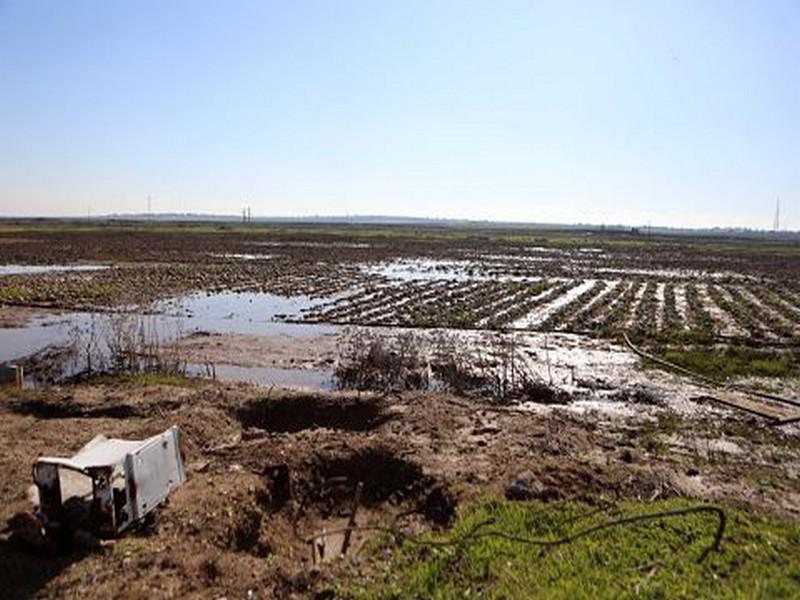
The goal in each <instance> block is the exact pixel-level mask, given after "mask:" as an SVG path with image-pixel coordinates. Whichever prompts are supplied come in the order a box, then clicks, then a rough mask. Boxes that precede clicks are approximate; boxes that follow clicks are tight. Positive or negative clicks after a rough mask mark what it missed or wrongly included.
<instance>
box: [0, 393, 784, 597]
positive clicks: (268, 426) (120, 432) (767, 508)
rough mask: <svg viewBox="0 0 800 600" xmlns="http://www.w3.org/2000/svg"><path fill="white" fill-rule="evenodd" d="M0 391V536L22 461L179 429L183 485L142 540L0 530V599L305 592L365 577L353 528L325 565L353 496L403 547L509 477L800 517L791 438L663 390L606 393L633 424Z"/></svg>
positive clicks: (450, 401)
mask: <svg viewBox="0 0 800 600" xmlns="http://www.w3.org/2000/svg"><path fill="white" fill-rule="evenodd" d="M0 394H1V395H0V474H1V475H2V477H0V500H1V501H2V502H0V521H2V522H4V523H5V522H8V521H9V520H10V519H11V518H12V517H13V516H14V515H15V514H16V513H18V512H19V511H24V510H27V509H29V507H30V501H29V500H28V494H27V488H28V486H29V484H30V465H31V464H32V462H33V461H34V460H35V458H36V457H37V456H39V455H43V454H44V455H55V456H58V455H65V456H68V455H70V454H71V453H73V452H75V451H76V450H77V449H78V448H80V447H81V446H82V445H83V444H84V443H86V441H88V440H89V439H90V438H91V437H93V436H94V435H97V434H99V433H104V434H107V435H110V436H119V437H126V438H132V439H136V438H142V437H145V436H148V435H152V434H154V433H157V432H159V431H161V430H163V429H165V428H166V427H168V426H170V425H178V426H179V427H180V428H181V436H182V441H183V448H182V449H183V454H184V460H185V464H186V467H187V472H188V481H187V483H186V484H185V485H184V486H183V487H182V488H180V489H178V490H177V491H176V492H175V493H174V494H173V495H172V496H171V497H170V499H169V502H168V503H167V504H166V505H165V506H163V507H162V508H161V509H159V511H158V513H157V519H156V525H155V527H151V528H148V529H146V530H141V531H133V532H130V533H128V534H126V535H124V536H123V537H121V538H120V539H117V540H115V541H111V542H106V543H104V544H103V545H102V546H100V547H99V548H95V549H91V550H87V549H77V548H73V549H72V550H70V551H66V550H64V551H63V552H62V553H61V554H56V555H43V554H40V553H36V552H32V551H29V550H26V549H25V548H24V547H23V546H21V545H20V544H19V542H18V541H16V538H12V537H11V536H10V534H11V531H15V530H14V528H13V527H11V531H6V532H5V533H3V534H2V536H1V537H0V580H2V581H3V585H2V586H0V597H9V598H19V597H33V596H41V597H84V598H101V597H102V598H107V597H142V596H149V597H162V596H173V597H175V596H178V597H197V598H207V597H221V596H226V597H234V598H243V597H256V598H285V597H290V596H292V595H294V597H316V596H315V594H317V593H323V592H324V591H325V590H326V589H330V588H332V587H333V586H337V587H339V588H342V587H347V585H349V584H350V583H352V582H355V581H362V580H364V578H369V576H370V573H369V569H370V568H371V567H370V565H374V564H375V563H374V561H372V560H367V556H368V553H369V552H370V544H369V541H370V540H374V539H376V536H378V535H379V534H377V533H375V532H370V531H367V530H364V531H357V532H355V533H354V534H353V537H352V539H351V541H350V545H349V549H348V551H347V553H346V554H345V555H344V556H342V545H343V539H342V537H341V534H337V533H335V530H337V529H338V528H340V527H342V526H344V525H345V524H346V523H347V521H348V520H349V516H350V514H351V511H352V505H353V498H354V494H355V489H356V487H357V486H359V484H360V487H361V494H360V501H359V511H358V513H357V517H356V522H357V524H358V525H359V526H361V527H364V528H368V527H369V526H372V525H379V526H382V527H390V528H392V529H394V530H396V531H397V532H398V533H402V534H403V535H406V536H409V535H411V536H414V535H418V534H420V533H424V532H427V531H432V530H439V529H441V528H444V527H446V526H447V524H448V523H450V522H451V521H452V519H453V518H454V516H455V515H456V514H458V511H460V510H463V509H464V507H466V506H467V505H469V503H470V502H472V501H473V500H476V499H478V498H485V497H486V496H487V495H488V496H491V495H504V494H505V493H506V490H507V488H508V486H509V484H510V483H511V482H513V481H516V480H518V479H519V478H520V476H521V475H522V476H523V478H524V479H525V480H526V481H533V482H534V484H533V486H532V487H531V488H530V489H529V490H528V492H526V493H528V494H530V495H531V497H535V498H538V499H540V500H545V501H558V500H559V499H565V500H566V499H580V500H586V501H590V502H598V501H600V500H601V499H602V500H609V501H614V500H616V499H620V498H636V499H641V500H650V499H658V498H664V497H670V496H675V495H680V496H687V497H691V498H696V499H698V500H707V501H713V502H715V503H720V504H722V505H735V506H737V507H743V508H746V509H748V510H751V511H755V512H765V513H770V514H775V515H779V516H781V517H782V518H788V519H800V481H798V469H800V444H798V441H797V440H798V438H797V431H795V430H791V429H772V428H765V427H764V426H763V425H761V424H760V423H758V422H757V421H754V420H752V419H750V418H748V417H742V416H741V415H740V414H738V413H733V412H728V411H726V410H723V409H719V408H716V407H712V406H706V405H700V406H699V408H698V411H699V412H697V413H696V414H694V415H693V416H687V417H684V416H681V415H679V414H677V413H675V412H674V411H673V410H671V409H670V408H668V406H669V404H670V403H669V399H668V398H664V397H661V396H649V397H648V398H649V400H644V399H643V398H645V397H644V396H642V397H640V398H639V399H638V400H636V399H634V398H633V397H631V398H628V399H627V400H618V402H619V403H621V404H625V405H626V406H628V407H629V408H630V407H633V408H636V407H637V406H643V407H646V408H647V411H646V412H642V411H638V410H630V411H629V412H627V413H625V414H618V415H617V416H616V418H614V419H613V420H606V419H603V418H601V415H600V413H598V412H597V411H594V410H591V409H587V410H585V411H582V412H575V411H571V410H569V409H568V408H567V407H550V408H549V409H548V410H547V411H544V412H536V411H532V410H529V409H527V408H525V407H516V406H497V405H496V404H492V403H487V402H485V401H482V400H476V399H467V398H460V397H455V396H450V395H444V394H432V393H404V394H394V395H388V396H376V395H370V394H359V395H357V394H346V393H298V392H286V391H278V390H272V391H266V390H264V389H263V388H258V387H252V386H247V385H241V384H237V385H233V384H221V383H213V382H198V381H187V382H185V383H179V382H175V381H173V382H172V383H171V384H170V385H156V384H142V383H137V382H135V381H133V382H129V383H123V382H107V383H103V384H100V383H97V384H93V385H88V384H83V385H79V386H67V387H54V388H49V389H47V390H33V391H27V392H20V391H15V390H8V389H6V390H5V391H1V392H0ZM643 402H646V404H642V403H643ZM20 440H25V441H24V443H20ZM287 477H288V479H287ZM288 481H290V482H291V483H290V484H288V483H287V482H288ZM518 491H519V490H517V492H518ZM515 493H516V492H515ZM323 532H330V533H326V534H325V535H322V534H323ZM312 537H313V543H309V540H310V539H311V538H312ZM388 543H389V548H391V547H392V543H391V541H389V542H388Z"/></svg>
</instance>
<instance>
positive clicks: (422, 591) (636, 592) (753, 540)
mask: <svg viewBox="0 0 800 600" xmlns="http://www.w3.org/2000/svg"><path fill="white" fill-rule="evenodd" d="M692 505H694V503H692V502H689V501H687V500H683V499H672V500H668V501H661V502H654V503H647V502H623V503H620V504H618V505H616V507H615V508H613V509H611V510H608V511H598V510H597V509H596V507H592V506H589V505H586V504H582V503H574V502H568V503H551V504H544V503H539V502H507V501H498V500H486V501H483V502H481V503H480V504H478V505H476V506H474V507H473V508H472V509H471V510H469V511H467V512H465V513H464V514H463V515H462V516H461V517H460V518H459V519H458V521H457V522H456V523H455V525H454V526H453V527H452V529H451V530H450V531H449V532H447V533H445V534H442V535H437V536H432V537H431V538H430V541H439V542H441V541H447V540H459V539H461V540H462V542H460V543H455V544H452V545H443V546H438V547H437V546H428V545H419V544H414V543H411V542H406V543H405V544H403V545H402V546H401V547H400V548H399V549H397V550H395V551H394V553H393V555H392V556H391V558H390V559H389V564H388V565H385V566H384V567H385V568H384V569H382V570H381V572H382V573H383V574H382V575H380V576H377V577H375V578H373V579H371V580H370V581H369V582H368V583H366V584H364V585H362V586H361V587H356V588H354V589H352V590H350V591H349V592H347V593H346V594H343V596H344V597H349V598H464V597H471V596H476V597H484V598H507V599H514V598H532V597H547V598H570V599H572V598H588V597H591V598H620V597H646V598H788V597H797V596H798V594H800V526H799V525H797V524H796V523H788V522H781V521H777V520H774V519H770V518H766V517H761V516H756V515H750V514H746V513H744V512H741V511H737V510H733V509H728V508H725V509H724V510H725V513H726V517H727V524H726V528H725V532H724V536H723V539H722V544H721V547H720V550H719V551H718V552H717V551H712V552H710V553H709V554H708V556H707V557H706V558H705V560H703V561H702V562H698V559H699V557H700V556H701V555H702V554H703V552H704V550H706V549H707V548H709V547H710V546H711V544H712V541H713V539H714V535H715V532H716V530H717V525H718V520H717V518H716V516H715V515H714V514H713V513H691V514H684V515H680V516H672V517H664V518H660V519H657V520H649V521H640V522H636V523H628V524H624V525H619V526H615V527H611V528H607V529H603V530H602V531H597V532H595V533H591V534H589V535H586V536H584V537H580V538H578V539H576V540H574V541H572V542H570V543H566V544H563V545H559V546H556V547H552V548H550V549H543V548H542V547H539V546H532V545H527V544H521V543H518V542H514V541H511V540H508V539H502V538H500V537H496V536H486V535H479V536H474V537H472V538H469V537H468V536H469V534H470V532H474V531H476V529H475V528H476V527H477V526H479V525H480V524H481V523H485V522H486V521H487V520H489V519H492V523H491V524H488V525H485V526H484V527H482V528H480V529H479V531H480V532H482V533H484V534H485V533H486V532H488V531H499V532H503V533H505V534H510V535H515V536H520V537H524V538H535V539H543V540H555V539H559V538H563V537H567V536H570V535H574V534H575V533H577V532H579V531H582V530H585V529H588V528H590V527H592V526H594V525H599V524H601V523H605V522H608V521H610V520H613V519H618V518H621V517H627V516H634V515H643V514H652V513H655V512H661V511H667V510H675V509H681V508H686V507H688V506H692ZM384 560H385V557H384V555H381V556H380V557H377V556H376V562H378V561H384Z"/></svg>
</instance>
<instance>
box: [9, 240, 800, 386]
mask: <svg viewBox="0 0 800 600" xmlns="http://www.w3.org/2000/svg"><path fill="white" fill-rule="evenodd" d="M20 233H23V231H20ZM3 235H4V243H3V244H2V245H0V260H1V261H4V264H2V265H0V307H4V308H0V312H2V317H3V318H2V320H0V323H2V325H4V326H3V327H2V328H0V362H26V359H29V358H30V357H31V356H32V355H37V354H41V353H42V351H43V350H44V349H45V348H57V347H65V346H69V345H72V346H77V347H81V346H83V350H82V352H81V351H78V350H76V353H77V355H79V356H80V355H83V356H84V359H83V360H82V362H81V361H79V362H76V363H75V364H74V365H73V366H72V367H71V368H67V369H65V372H67V373H70V372H75V371H80V370H81V368H82V367H85V366H86V365H85V363H86V362H87V361H88V360H93V361H94V362H95V364H98V363H103V362H104V360H105V359H106V358H107V355H108V339H109V337H113V336H114V335H117V336H118V335H119V331H118V330H119V329H120V328H121V327H122V325H120V323H122V322H127V323H128V325H127V327H128V328H130V327H131V325H130V322H131V321H136V323H137V327H138V328H139V329H140V330H141V331H146V332H147V333H146V335H147V337H149V338H152V339H153V340H157V341H158V345H159V347H162V346H163V347H169V348H172V349H180V350H181V351H183V352H185V353H186V357H185V362H186V364H187V365H189V367H187V368H188V370H190V371H191V372H193V373H208V372H215V373H216V376H218V377H221V378H230V379H237V380H247V381H258V382H262V383H265V384H276V385H282V384H287V385H296V384H300V385H310V386H312V387H320V386H323V387H324V386H328V387H330V386H331V385H332V384H331V381H332V379H331V377H332V369H333V367H334V364H335V361H336V350H335V347H336V344H337V339H338V338H337V336H338V334H339V333H340V332H341V330H342V327H344V326H357V327H367V328H373V329H375V330H376V331H384V330H385V331H387V332H388V333H387V335H391V331H392V330H393V329H397V330H406V329H413V330H419V331H426V330H432V331H433V330H438V329H442V328H446V329H449V330H456V331H469V332H472V333H471V334H470V335H472V336H473V337H475V336H477V337H480V333H481V332H499V333H501V334H504V335H517V334H526V333H556V332H558V333H574V334H579V336H588V337H586V338H585V342H584V344H585V345H589V344H592V343H593V342H592V341H591V340H593V339H606V340H611V341H617V342H619V341H620V339H621V338H620V336H621V334H622V333H625V332H627V333H630V334H632V335H636V336H638V338H639V339H640V340H643V341H645V342H649V343H655V344H660V345H664V344H666V345H676V344H678V345H680V344H686V343H692V344H696V343H700V344H707V345H714V344H721V343H723V344H746V345H748V346H756V347H764V348H770V347H782V348H785V347H792V346H793V345H794V344H795V342H796V340H797V334H798V330H800V288H798V287H797V286H796V282H795V281H794V279H793V277H789V274H790V273H792V272H793V271H792V270H793V269H794V268H795V267H796V266H798V261H799V260H800V259H798V254H797V252H796V250H795V248H794V247H793V246H777V247H772V246H761V245H758V244H754V243H752V242H744V241H743V242H736V243H734V242H730V241H724V242H723V241H718V240H702V239H692V240H691V241H690V242H686V241H685V240H677V239H669V238H664V239H656V240H650V239H647V240H645V239H642V238H637V237H635V236H633V237H630V236H628V237H626V236H620V237H617V238H614V237H606V238H603V237H602V236H597V235H594V236H589V237H586V238H581V237H580V236H576V235H563V234H559V235H554V234H550V235H549V236H543V235H541V234H537V233H531V234H527V236H525V235H522V234H520V233H519V232H476V233H474V234H469V233H468V234H466V235H461V234H459V235H458V236H454V235H452V234H448V232H442V231H435V230H432V231H430V232H425V233H424V234H420V233H419V232H416V231H406V230H402V229H400V230H395V229H392V228H387V229H383V230H381V229H377V230H370V231H363V230H358V229H354V230H346V229H344V230H343V229H337V228H325V227H320V228H317V229H311V228H302V229H297V230H292V229H290V228H287V229H280V228H270V227H263V228H253V229H246V230H243V231H237V232H229V231H226V230H225V229H221V230H219V231H216V232H213V231H211V232H210V231H206V230H204V229H202V228H198V229H197V231H194V232H181V233H175V232H173V231H171V230H168V229H167V228H161V227H152V228H150V229H130V228H125V227H121V228H117V229H115V230H103V229H94V230H93V229H89V230H86V231H73V232H69V233H65V232H61V231H46V232H42V233H40V234H38V235H36V234H33V235H32V234H31V232H30V231H27V232H24V235H20V236H19V242H18V243H15V238H16V237H17V234H16V233H15V232H14V230H13V229H11V230H9V231H7V232H6V233H4V234H3ZM343 237H344V238H345V239H342V238H343ZM348 238H349V239H348ZM33 256H35V257H36V259H37V261H38V264H25V262H24V259H25V258H28V259H30V258H32V257H33ZM51 257H52V258H55V257H58V258H60V260H61V262H59V263H55V262H53V263H51V262H49V261H50V259H51ZM42 262H44V263H45V264H41V263H42ZM26 311H27V312H26ZM23 313H24V316H23V317H19V318H16V317H15V315H22V314H23ZM503 332H505V333H503ZM250 338H254V339H256V340H257V339H258V338H262V339H263V340H269V343H262V344H261V346H264V347H261V348H260V347H259V343H258V342H257V341H255V342H254V341H253V340H251V339H250ZM528 339H532V338H531V336H528ZM576 339H582V338H580V337H578V338H576ZM231 340H237V343H238V344H239V346H240V347H246V348H250V349H251V350H253V351H251V352H247V353H246V352H242V351H239V350H238V349H237V346H236V345H234V344H233V343H232V342H231ZM243 340H244V341H243ZM304 340H312V345H314V344H315V342H313V340H319V343H318V344H316V345H318V346H319V347H320V348H324V349H325V356H324V357H322V356H318V354H319V353H316V352H313V351H311V350H310V349H309V348H308V347H307V346H308V344H307V343H305V342H304ZM87 346H91V347H92V349H91V351H89V350H87V349H86V348H87ZM530 350H531V352H534V353H535V352H536V348H534V347H531V348H530ZM92 353H95V355H96V356H94V357H92V358H91V359H89V358H86V357H89V356H91V355H92ZM309 355H311V356H313V358H312V359H309ZM265 356H266V358H265ZM27 363H28V364H29V365H30V367H31V370H30V372H29V373H30V377H33V376H34V375H35V372H36V368H35V367H34V363H35V361H31V360H27ZM211 364H213V365H214V366H215V369H214V370H210V368H209V367H210V365H211ZM201 365H203V366H202V367H201ZM248 369H249V371H248Z"/></svg>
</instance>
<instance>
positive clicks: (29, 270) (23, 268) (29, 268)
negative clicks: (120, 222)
mask: <svg viewBox="0 0 800 600" xmlns="http://www.w3.org/2000/svg"><path fill="white" fill-rule="evenodd" d="M109 268H111V267H109V266H108V265H0V276H3V275H38V274H40V273H61V272H67V271H102V270H104V269H109Z"/></svg>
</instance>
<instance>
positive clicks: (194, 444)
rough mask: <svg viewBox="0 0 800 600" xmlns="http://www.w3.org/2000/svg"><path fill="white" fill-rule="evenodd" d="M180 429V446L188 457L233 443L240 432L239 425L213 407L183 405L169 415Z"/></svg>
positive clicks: (224, 412) (225, 413)
mask: <svg viewBox="0 0 800 600" xmlns="http://www.w3.org/2000/svg"><path fill="white" fill-rule="evenodd" d="M171 420H172V422H173V423H175V424H177V425H178V426H179V427H180V429H181V445H182V447H183V449H184V451H186V452H188V453H189V455H190V456H197V455H198V454H200V453H201V452H202V451H204V450H208V449H210V448H214V447H215V446H219V445H221V444H226V443H230V442H232V441H234V440H235V439H236V438H237V437H238V436H239V432H240V427H239V423H238V422H236V420H234V419H233V418H231V417H230V415H229V414H228V413H227V412H226V411H224V410H222V409H220V408H216V407H214V406H191V405H184V406H182V407H181V408H180V409H178V410H177V411H175V412H174V413H173V414H172V415H171Z"/></svg>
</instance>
